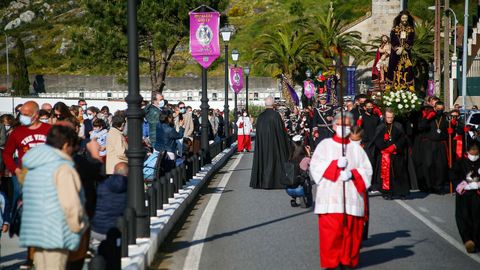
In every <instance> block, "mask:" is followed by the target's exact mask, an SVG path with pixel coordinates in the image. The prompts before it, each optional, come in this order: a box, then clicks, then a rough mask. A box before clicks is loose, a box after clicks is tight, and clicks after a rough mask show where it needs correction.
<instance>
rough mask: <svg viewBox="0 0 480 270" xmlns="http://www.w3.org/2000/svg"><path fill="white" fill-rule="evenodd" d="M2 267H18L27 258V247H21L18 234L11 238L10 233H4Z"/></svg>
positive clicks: (0, 265) (0, 257) (1, 241)
mask: <svg viewBox="0 0 480 270" xmlns="http://www.w3.org/2000/svg"><path fill="white" fill-rule="evenodd" d="M0 243H1V246H2V247H1V255H0V269H4V270H7V269H12V270H13V269H18V267H19V265H20V264H21V263H22V262H24V261H25V259H26V258H27V249H26V248H20V242H19V239H18V237H17V236H15V237H13V238H10V237H9V236H8V233H2V238H1V240H0Z"/></svg>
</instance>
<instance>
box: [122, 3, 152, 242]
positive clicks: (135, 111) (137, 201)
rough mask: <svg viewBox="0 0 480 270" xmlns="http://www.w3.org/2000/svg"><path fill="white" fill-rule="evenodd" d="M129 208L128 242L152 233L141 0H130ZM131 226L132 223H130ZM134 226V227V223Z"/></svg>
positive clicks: (128, 98)
mask: <svg viewBox="0 0 480 270" xmlns="http://www.w3.org/2000/svg"><path fill="white" fill-rule="evenodd" d="M127 11H128V96H127V97H126V98H125V100H126V101H127V104H128V108H127V119H128V130H127V132H128V150H127V153H126V154H127V157H128V169H129V170H128V189H127V190H128V192H127V193H128V194H127V196H128V210H129V211H131V212H130V213H132V215H131V216H132V217H131V218H129V220H128V222H129V224H135V225H134V227H133V228H135V229H134V230H135V231H133V232H129V235H132V236H130V237H129V241H128V244H135V238H137V237H138V238H139V237H142V238H144V237H149V236H150V218H149V215H148V212H147V209H146V207H145V189H144V184H143V172H142V170H143V160H144V158H145V150H144V148H143V147H142V122H143V110H141V108H140V103H141V102H142V96H140V91H139V88H140V83H139V66H138V32H137V0H128V7H127ZM129 227H130V226H129ZM130 228H132V227H130Z"/></svg>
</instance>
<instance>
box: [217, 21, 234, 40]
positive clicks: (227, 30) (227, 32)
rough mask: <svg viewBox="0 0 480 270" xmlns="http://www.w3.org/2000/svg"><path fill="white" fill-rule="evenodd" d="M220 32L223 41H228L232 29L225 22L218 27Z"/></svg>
mask: <svg viewBox="0 0 480 270" xmlns="http://www.w3.org/2000/svg"><path fill="white" fill-rule="evenodd" d="M220 34H222V40H223V42H229V41H230V38H231V37H232V34H233V30H232V28H231V27H230V25H228V24H225V26H224V27H222V28H221V29H220Z"/></svg>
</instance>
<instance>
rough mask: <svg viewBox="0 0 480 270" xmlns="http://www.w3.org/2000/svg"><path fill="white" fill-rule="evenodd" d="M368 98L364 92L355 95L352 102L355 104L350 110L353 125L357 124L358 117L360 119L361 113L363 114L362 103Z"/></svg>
mask: <svg viewBox="0 0 480 270" xmlns="http://www.w3.org/2000/svg"><path fill="white" fill-rule="evenodd" d="M367 99H368V97H367V95H365V94H358V95H356V96H355V99H354V101H355V102H354V104H355V106H354V107H353V109H352V110H351V111H350V112H351V113H352V117H353V125H354V126H355V125H357V123H358V119H361V118H362V114H363V111H364V105H365V101H366V100H367Z"/></svg>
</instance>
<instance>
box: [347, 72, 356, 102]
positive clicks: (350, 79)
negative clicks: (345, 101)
mask: <svg viewBox="0 0 480 270" xmlns="http://www.w3.org/2000/svg"><path fill="white" fill-rule="evenodd" d="M356 70H357V68H356V67H354V66H350V67H347V93H346V94H347V96H355V94H356V93H355V92H356V90H355V83H356V81H355V72H356Z"/></svg>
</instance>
